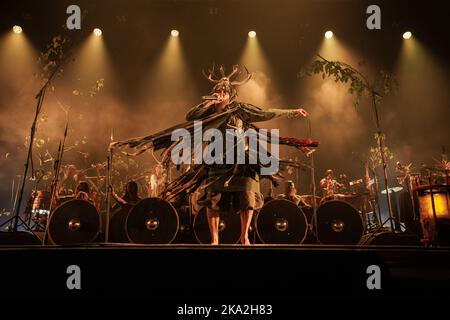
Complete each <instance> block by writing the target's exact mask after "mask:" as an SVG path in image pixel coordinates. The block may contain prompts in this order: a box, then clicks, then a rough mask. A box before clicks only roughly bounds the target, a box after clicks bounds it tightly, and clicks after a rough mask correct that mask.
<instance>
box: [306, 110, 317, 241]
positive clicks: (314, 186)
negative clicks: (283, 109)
mask: <svg viewBox="0 0 450 320" xmlns="http://www.w3.org/2000/svg"><path fill="white" fill-rule="evenodd" d="M308 126H309V138H311V139H312V125H311V118H308ZM310 157H311V158H310V166H311V189H312V190H311V191H312V207H313V216H312V221H311V222H312V224H313V230H312V231H313V233H314V237H315V240H316V242H317V243H318V242H319V232H318V230H319V228H318V225H317V202H316V175H315V166H314V152H313V153H311V154H310ZM314 229H315V230H314Z"/></svg>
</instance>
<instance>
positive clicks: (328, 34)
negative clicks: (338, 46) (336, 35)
mask: <svg viewBox="0 0 450 320" xmlns="http://www.w3.org/2000/svg"><path fill="white" fill-rule="evenodd" d="M325 38H327V39H331V38H333V31H327V32H325Z"/></svg>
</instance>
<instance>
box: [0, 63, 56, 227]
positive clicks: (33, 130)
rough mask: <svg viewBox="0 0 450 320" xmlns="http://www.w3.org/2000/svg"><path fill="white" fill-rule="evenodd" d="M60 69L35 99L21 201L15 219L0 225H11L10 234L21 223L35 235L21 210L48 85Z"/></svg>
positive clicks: (20, 193) (54, 72)
mask: <svg viewBox="0 0 450 320" xmlns="http://www.w3.org/2000/svg"><path fill="white" fill-rule="evenodd" d="M58 69H59V67H58V68H56V69H55V70H54V71H53V73H52V74H51V76H50V77H49V79H48V80H47V81H46V82H45V84H44V85H43V86H42V88H41V89H40V90H39V92H38V94H37V95H36V97H35V98H36V99H37V101H36V110H35V113H34V119H33V123H32V124H31V132H30V141H29V144H28V151H27V160H26V162H25V165H24V173H23V176H22V181H21V183H20V191H19V199H18V200H17V206H16V207H15V210H14V215H13V217H12V218H11V219H9V220H7V221H6V222H4V223H2V224H1V225H0V227H2V226H4V225H6V224H7V223H10V226H9V228H8V231H10V232H11V231H12V232H17V227H18V225H19V221H20V222H21V224H23V225H25V226H26V229H27V231H30V232H31V233H33V234H34V232H33V231H32V230H31V228H30V226H29V225H27V224H26V222H25V221H24V220H23V219H22V218H21V217H20V208H21V204H22V200H23V193H24V189H25V181H26V179H27V175H28V168H29V167H30V163H31V161H33V159H32V149H33V141H34V136H35V134H36V124H37V120H38V117H39V114H40V112H41V109H42V103H43V102H44V97H45V92H46V89H47V87H48V84H49V83H50V79H51V78H52V77H53V75H55V74H56V71H57V70H58ZM11 224H12V229H11ZM34 235H36V234H34Z"/></svg>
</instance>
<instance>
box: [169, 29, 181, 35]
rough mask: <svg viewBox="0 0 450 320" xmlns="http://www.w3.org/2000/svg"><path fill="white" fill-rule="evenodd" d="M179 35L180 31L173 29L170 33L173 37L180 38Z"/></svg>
mask: <svg viewBox="0 0 450 320" xmlns="http://www.w3.org/2000/svg"><path fill="white" fill-rule="evenodd" d="M179 34H180V32H179V31H178V30H175V29H173V30H172V31H170V35H171V36H172V37H178V35H179Z"/></svg>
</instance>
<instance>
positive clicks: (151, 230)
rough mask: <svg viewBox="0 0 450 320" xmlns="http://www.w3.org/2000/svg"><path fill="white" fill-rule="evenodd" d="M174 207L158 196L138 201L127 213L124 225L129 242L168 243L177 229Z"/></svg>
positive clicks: (177, 223)
mask: <svg viewBox="0 0 450 320" xmlns="http://www.w3.org/2000/svg"><path fill="white" fill-rule="evenodd" d="M178 225H179V220H178V214H177V211H176V210H175V208H174V207H173V206H172V205H171V204H170V203H169V202H167V201H165V200H163V199H160V198H147V199H143V200H141V201H139V202H138V203H137V204H136V205H135V206H134V207H133V208H132V209H131V210H130V212H129V213H128V216H127V219H126V222H125V226H126V232H127V236H128V239H129V240H130V242H131V243H141V244H169V243H171V242H172V241H173V239H174V238H175V236H176V234H177V231H178Z"/></svg>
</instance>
